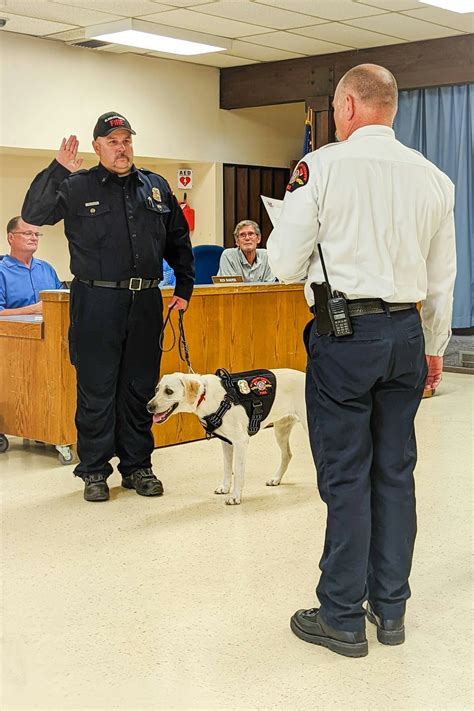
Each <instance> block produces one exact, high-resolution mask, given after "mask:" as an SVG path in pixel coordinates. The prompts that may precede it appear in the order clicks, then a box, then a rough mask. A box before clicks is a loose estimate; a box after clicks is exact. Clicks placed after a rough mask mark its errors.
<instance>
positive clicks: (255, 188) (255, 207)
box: [247, 167, 265, 225]
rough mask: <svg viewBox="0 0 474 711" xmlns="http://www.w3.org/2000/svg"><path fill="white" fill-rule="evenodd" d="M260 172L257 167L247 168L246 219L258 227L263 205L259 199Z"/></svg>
mask: <svg viewBox="0 0 474 711" xmlns="http://www.w3.org/2000/svg"><path fill="white" fill-rule="evenodd" d="M260 181H261V170H260V168H258V167H251V168H249V210H248V215H247V217H248V219H249V220H254V221H255V222H257V223H258V225H260V224H261V222H262V209H263V210H265V208H264V207H263V203H262V201H261V199H260Z"/></svg>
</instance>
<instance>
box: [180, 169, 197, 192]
mask: <svg viewBox="0 0 474 711" xmlns="http://www.w3.org/2000/svg"><path fill="white" fill-rule="evenodd" d="M192 187H193V171H192V170H190V169H189V168H183V169H182V170H178V188H181V190H183V189H184V188H187V189H188V190H190V189H191V188H192Z"/></svg>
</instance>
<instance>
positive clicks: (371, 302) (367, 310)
mask: <svg viewBox="0 0 474 711" xmlns="http://www.w3.org/2000/svg"><path fill="white" fill-rule="evenodd" d="M347 306H348V308H349V316H367V315H368V314H384V313H386V312H387V310H388V311H407V310H408V309H414V308H415V304H413V303H412V304H389V303H387V302H386V301H382V299H361V300H360V301H359V300H358V299H355V300H353V301H348V302H347Z"/></svg>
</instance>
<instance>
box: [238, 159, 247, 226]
mask: <svg viewBox="0 0 474 711" xmlns="http://www.w3.org/2000/svg"><path fill="white" fill-rule="evenodd" d="M236 192H237V196H236V211H235V222H236V223H237V222H240V221H241V220H245V219H246V218H247V215H248V210H249V169H248V166H246V165H243V166H237V170H236Z"/></svg>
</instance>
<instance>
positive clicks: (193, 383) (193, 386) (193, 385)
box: [183, 378, 199, 405]
mask: <svg viewBox="0 0 474 711" xmlns="http://www.w3.org/2000/svg"><path fill="white" fill-rule="evenodd" d="M183 382H184V396H185V398H186V402H188V403H189V404H190V405H192V404H193V403H194V402H195V400H196V398H197V396H198V393H199V380H191V379H187V378H186V380H184V381H183Z"/></svg>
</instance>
